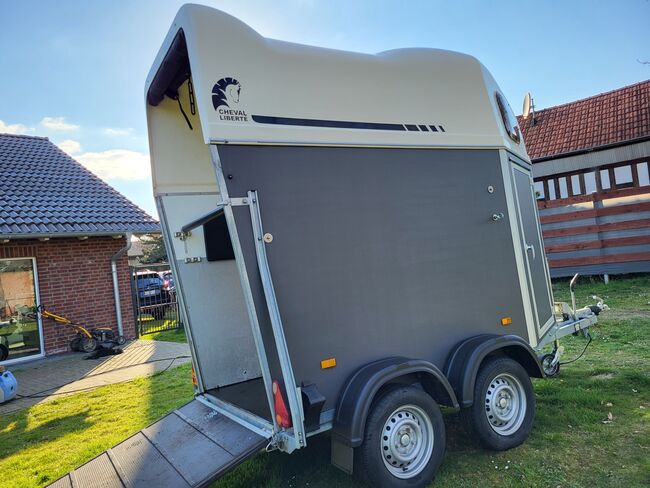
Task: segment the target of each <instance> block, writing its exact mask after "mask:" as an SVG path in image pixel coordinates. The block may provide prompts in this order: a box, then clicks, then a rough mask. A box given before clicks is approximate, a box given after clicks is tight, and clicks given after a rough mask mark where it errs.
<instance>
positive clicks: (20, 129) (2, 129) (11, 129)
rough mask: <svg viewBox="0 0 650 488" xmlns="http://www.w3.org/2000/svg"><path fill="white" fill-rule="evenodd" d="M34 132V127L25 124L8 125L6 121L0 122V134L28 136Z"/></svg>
mask: <svg viewBox="0 0 650 488" xmlns="http://www.w3.org/2000/svg"><path fill="white" fill-rule="evenodd" d="M33 131H34V129H33V128H32V127H27V126H26V125H23V124H7V123H6V122H5V121H3V120H0V134H27V133H28V132H33Z"/></svg>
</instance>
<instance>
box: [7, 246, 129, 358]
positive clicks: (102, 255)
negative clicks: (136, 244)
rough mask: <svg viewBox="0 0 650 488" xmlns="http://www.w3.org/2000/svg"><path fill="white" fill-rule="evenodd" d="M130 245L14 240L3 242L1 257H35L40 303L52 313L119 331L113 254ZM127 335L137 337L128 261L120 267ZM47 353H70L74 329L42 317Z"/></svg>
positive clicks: (87, 325)
mask: <svg viewBox="0 0 650 488" xmlns="http://www.w3.org/2000/svg"><path fill="white" fill-rule="evenodd" d="M125 244H126V238H120V239H113V238H112V237H90V238H88V239H86V240H84V241H80V240H78V239H76V238H69V239H68V238H66V239H56V238H53V239H51V240H49V241H45V242H41V241H38V240H32V239H29V240H28V239H24V240H23V239H20V240H19V239H16V240H11V241H9V242H8V243H7V244H0V258H18V257H35V258H36V270H37V273H38V286H39V295H40V303H42V304H43V305H44V306H45V307H46V308H47V309H48V310H50V311H52V312H54V313H56V314H58V315H63V316H64V317H67V318H69V319H70V320H72V321H73V322H79V323H81V324H83V325H85V326H86V327H90V328H93V327H100V326H103V327H106V326H108V327H111V328H112V329H113V330H115V332H117V321H116V318H115V300H114V297H113V280H112V276H111V262H110V260H111V256H113V254H115V253H116V252H117V251H118V250H119V249H120V248H122V247H124V245H125ZM117 271H118V280H119V284H120V297H121V306H122V323H123V325H124V335H125V336H126V337H127V338H128V339H132V338H134V337H135V320H134V317H133V305H132V297H131V274H130V271H129V263H128V257H127V256H126V255H124V256H122V257H121V258H120V259H119V260H118V263H117ZM43 335H44V338H45V353H46V354H48V355H50V354H56V353H61V352H66V351H68V350H69V342H70V340H71V339H72V338H73V337H74V331H72V329H70V328H68V327H65V326H63V325H62V324H58V323H55V322H52V321H51V320H48V319H43Z"/></svg>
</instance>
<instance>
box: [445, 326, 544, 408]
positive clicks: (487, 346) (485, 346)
mask: <svg viewBox="0 0 650 488" xmlns="http://www.w3.org/2000/svg"><path fill="white" fill-rule="evenodd" d="M497 352H498V353H501V354H503V355H506V356H509V357H511V358H512V359H514V360H515V361H517V362H519V363H520V364H521V365H522V366H523V367H524V368H525V369H526V371H527V372H528V374H529V375H530V376H532V377H534V378H543V377H544V371H543V369H542V366H541V365H540V363H539V359H538V358H537V354H536V353H535V351H534V350H533V348H532V347H531V346H530V344H528V343H527V342H526V341H525V340H524V339H522V338H521V337H519V336H516V335H502V336H498V335H491V334H483V335H478V336H474V337H470V338H469V339H466V340H464V341H463V342H461V343H460V344H458V345H457V346H456V347H455V349H454V350H453V352H452V353H451V354H450V356H449V359H448V360H447V364H446V366H445V376H446V377H447V378H448V379H449V382H450V383H451V385H452V387H453V389H454V392H455V393H456V397H457V398H458V401H459V402H460V404H461V406H462V407H470V406H472V404H473V403H474V384H475V382H476V375H477V374H478V370H479V368H480V366H481V362H482V361H483V360H484V359H485V358H486V357H487V356H488V355H490V354H494V353H497Z"/></svg>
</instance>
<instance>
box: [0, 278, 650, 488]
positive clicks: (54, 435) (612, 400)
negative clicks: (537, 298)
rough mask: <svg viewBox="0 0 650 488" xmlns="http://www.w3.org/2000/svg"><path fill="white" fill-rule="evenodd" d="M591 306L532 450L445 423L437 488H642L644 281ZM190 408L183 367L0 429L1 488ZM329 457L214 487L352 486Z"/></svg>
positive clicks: (324, 446) (262, 465) (313, 456)
mask: <svg viewBox="0 0 650 488" xmlns="http://www.w3.org/2000/svg"><path fill="white" fill-rule="evenodd" d="M554 288H555V292H556V298H557V299H563V300H567V299H568V284H567V282H566V281H562V282H558V283H555V285H554ZM592 294H598V295H600V296H602V297H603V298H605V299H606V302H607V303H608V304H609V305H610V306H611V307H612V309H613V310H612V311H610V312H609V313H608V314H607V315H604V316H601V321H600V324H599V326H598V327H596V328H594V330H592V335H593V337H594V341H593V343H592V345H591V346H590V348H589V350H588V351H587V353H586V355H585V357H583V358H582V359H580V360H579V361H577V362H575V363H573V364H568V365H566V366H564V367H563V368H562V371H561V373H560V376H559V377H557V378H554V379H547V380H536V381H535V391H536V395H537V416H536V421H535V426H534V429H533V432H532V434H531V436H530V438H529V440H528V441H527V442H526V443H525V444H524V445H522V446H520V447H518V448H516V449H513V450H511V451H507V452H501V453H494V452H490V451H485V450H483V449H481V448H479V447H477V446H476V445H474V443H473V442H472V441H471V440H469V439H468V438H467V436H466V435H465V434H464V432H463V429H462V426H461V425H460V424H459V421H458V418H457V416H456V415H455V414H454V413H452V412H447V413H446V418H445V420H446V425H447V442H448V445H447V453H446V456H445V460H444V462H443V465H442V469H441V471H440V473H439V474H438V476H437V478H436V480H435V483H434V486H436V487H448V488H451V487H494V486H499V487H529V486H536V487H537V486H539V487H562V488H568V487H589V488H597V487H602V486H612V487H617V488H618V487H620V488H628V487H641V486H650V338H649V337H648V336H649V334H650V276H637V277H631V278H626V279H616V280H613V281H612V282H611V283H610V284H609V285H607V286H605V285H604V284H602V283H599V282H597V281H594V282H591V281H590V280H583V281H582V282H581V283H580V284H579V286H578V304H579V305H584V304H587V303H589V302H590V298H589V295H592ZM173 332H176V331H173ZM169 333H171V332H169ZM169 333H167V334H169ZM563 344H564V345H565V346H566V349H567V352H566V356H565V358H564V360H569V359H571V358H572V357H574V356H575V355H577V354H578V353H579V352H580V351H581V350H582V348H583V347H584V344H585V339H584V338H582V337H571V336H569V337H568V338H566V339H565V340H564V341H563ZM191 396H192V388H191V385H190V380H189V366H188V365H184V366H181V367H179V368H175V369H173V370H170V371H167V372H165V373H162V374H160V375H158V376H154V377H152V378H146V379H140V380H136V381H133V382H129V383H125V384H120V385H113V386H108V387H103V388H100V389H97V390H94V391H92V392H87V393H81V394H77V395H74V396H70V397H64V398H61V399H58V400H56V401H52V402H48V403H45V404H41V405H37V406H34V407H31V408H30V409H27V410H24V411H21V412H18V413H15V414H11V415H8V416H5V417H2V418H0V475H1V476H2V478H1V479H2V480H3V481H2V483H1V484H2V486H3V487H4V486H10V487H28V486H40V485H43V484H46V483H47V482H48V481H52V480H53V479H55V478H56V477H58V476H60V475H61V474H63V473H65V472H67V471H68V470H70V469H71V468H73V467H75V466H77V465H79V464H81V463H82V462H84V461H86V460H88V459H90V458H91V457H92V456H94V455H96V454H98V453H99V452H101V451H102V450H104V449H106V448H108V447H110V446H112V445H114V444H115V443H117V442H118V441H119V440H121V439H123V438H125V437H127V436H128V435H129V434H131V433H133V432H135V431H137V430H139V429H140V428H142V427H144V426H145V425H147V424H148V423H150V422H151V421H153V420H154V419H156V418H158V417H160V416H161V415H162V414H163V413H165V412H167V411H169V410H171V409H173V408H174V407H176V406H178V405H181V404H182V403H184V402H185V401H187V400H188V399H190V398H191ZM610 413H611V419H610V415H609V414H610ZM328 454H329V444H328V442H327V438H326V437H320V438H317V439H313V438H312V439H310V440H309V448H308V449H305V450H302V451H298V452H296V453H294V454H292V455H291V456H288V455H286V454H283V453H277V452H275V453H271V454H259V455H257V456H256V457H254V458H253V459H251V460H250V461H248V462H246V463H244V464H242V465H241V466H240V467H238V468H237V469H236V470H234V471H233V472H231V473H230V474H228V475H227V476H226V477H225V478H224V479H222V480H221V481H219V482H218V483H216V484H215V485H214V487H215V488H217V487H218V488H226V487H228V488H243V487H286V486H293V487H297V486H304V487H307V486H309V487H332V486H335V487H354V486H359V485H358V484H357V483H356V482H355V480H354V479H353V478H350V477H348V476H346V475H344V474H342V473H340V472H339V471H338V470H336V469H335V468H332V467H331V466H330V465H329V459H328Z"/></svg>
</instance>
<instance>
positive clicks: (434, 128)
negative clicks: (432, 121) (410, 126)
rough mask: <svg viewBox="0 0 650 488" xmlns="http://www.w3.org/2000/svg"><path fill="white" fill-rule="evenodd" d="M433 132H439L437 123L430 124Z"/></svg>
mask: <svg viewBox="0 0 650 488" xmlns="http://www.w3.org/2000/svg"><path fill="white" fill-rule="evenodd" d="M429 127H430V128H431V130H432V131H433V132H438V129H437V128H436V126H435V125H430V126H429Z"/></svg>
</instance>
